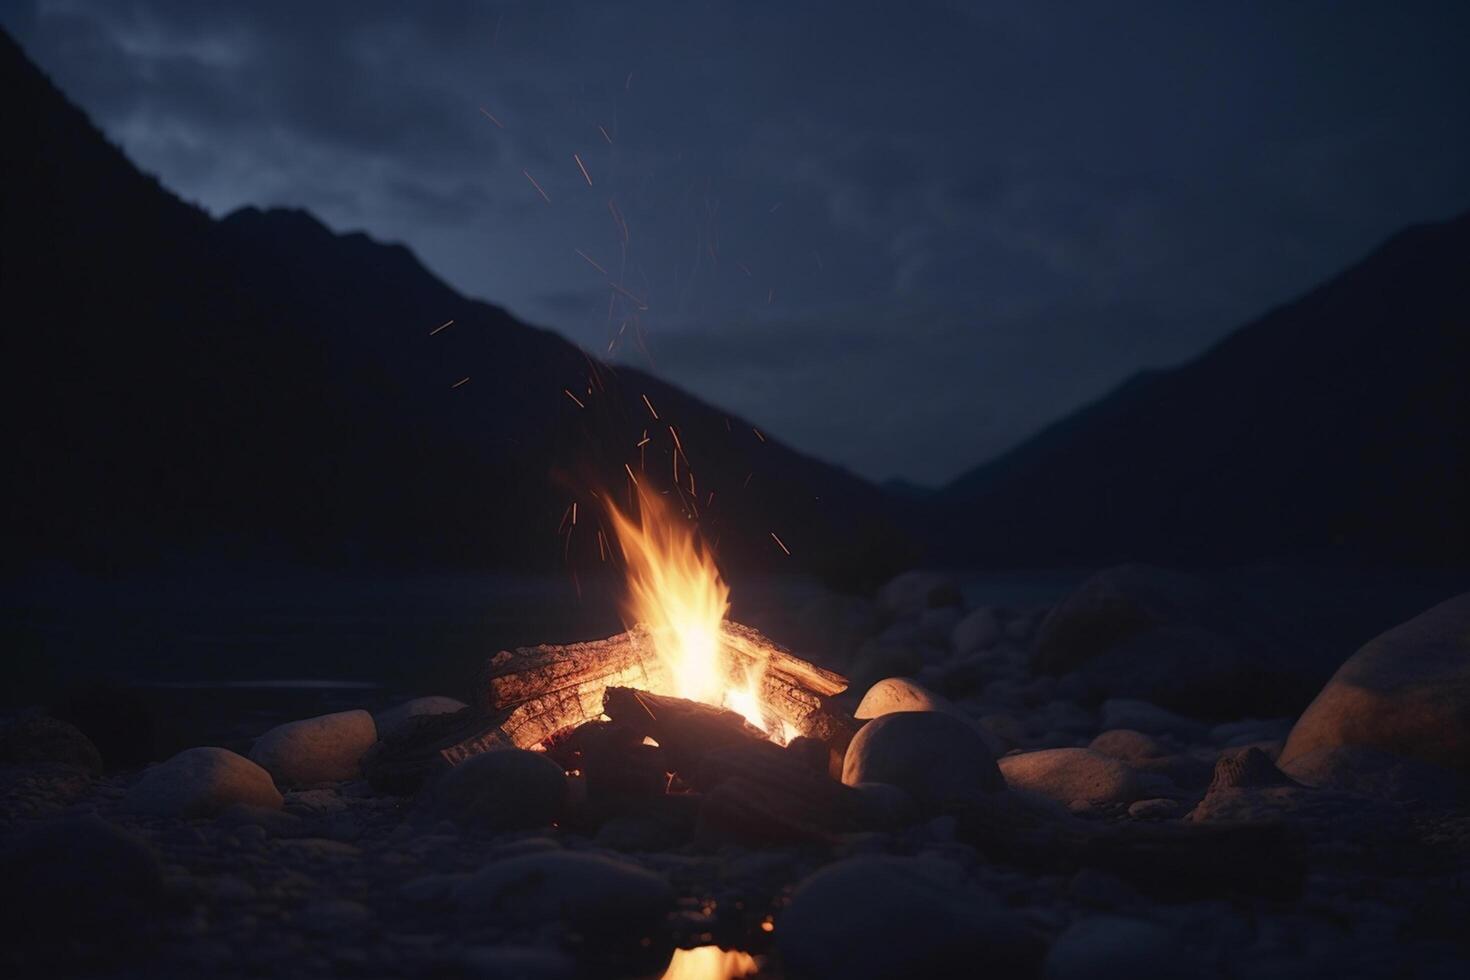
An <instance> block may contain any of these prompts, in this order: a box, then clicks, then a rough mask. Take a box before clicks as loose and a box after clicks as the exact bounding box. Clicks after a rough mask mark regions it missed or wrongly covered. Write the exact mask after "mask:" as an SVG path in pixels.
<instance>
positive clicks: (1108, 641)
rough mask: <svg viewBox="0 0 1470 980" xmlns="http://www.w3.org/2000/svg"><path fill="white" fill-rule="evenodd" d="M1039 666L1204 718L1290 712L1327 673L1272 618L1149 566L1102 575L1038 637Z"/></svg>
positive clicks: (1060, 608)
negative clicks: (1284, 635)
mask: <svg viewBox="0 0 1470 980" xmlns="http://www.w3.org/2000/svg"><path fill="white" fill-rule="evenodd" d="M1032 663H1033V666H1034V667H1035V668H1036V669H1037V670H1038V671H1041V672H1044V673H1050V674H1058V675H1060V674H1066V673H1069V672H1074V671H1075V672H1077V673H1078V674H1080V675H1082V677H1083V678H1085V679H1086V681H1087V682H1088V683H1089V684H1090V685H1091V686H1092V687H1093V688H1094V689H1095V690H1096V691H1097V692H1099V693H1100V694H1101V695H1102V696H1104V697H1113V698H1138V699H1142V700H1146V701H1151V702H1153V703H1155V704H1159V705H1163V706H1164V707H1166V708H1169V709H1171V710H1174V711H1179V712H1183V713H1184V714H1187V715H1190V716H1192V717H1200V718H1239V717H1242V716H1244V715H1252V714H1253V715H1271V714H1287V713H1290V712H1293V711H1295V710H1297V709H1298V708H1299V707H1300V706H1301V705H1302V704H1305V703H1306V701H1307V698H1309V697H1310V696H1311V691H1312V690H1313V689H1314V687H1315V685H1316V683H1318V678H1319V677H1320V675H1318V674H1316V673H1315V670H1316V659H1315V657H1313V656H1310V655H1304V654H1303V653H1302V651H1300V650H1297V649H1295V648H1293V647H1292V646H1291V645H1290V644H1288V643H1287V642H1286V641H1285V640H1284V639H1283V638H1282V635H1281V633H1280V631H1279V630H1278V629H1277V628H1276V625H1275V624H1274V623H1272V622H1271V621H1270V620H1268V618H1267V617H1266V616H1265V614H1264V613H1263V612H1261V611H1260V610H1259V609H1257V608H1256V607H1254V606H1251V605H1249V604H1247V603H1246V602H1244V601H1243V600H1241V599H1239V598H1238V597H1236V596H1235V595H1233V594H1231V593H1228V592H1226V591H1224V590H1223V589H1220V588H1217V587H1216V586H1214V585H1212V584H1211V583H1209V582H1206V581H1205V580H1203V579H1200V578H1196V577H1195V576H1192V575H1188V574H1185V573H1183V572H1176V571H1170V570H1167V569H1162V568H1154V567H1151V566H1147V565H1121V566H1118V567H1115V568H1109V569H1106V570H1104V571H1102V572H1099V573H1097V574H1096V575H1094V576H1093V577H1092V578H1090V579H1088V580H1087V581H1086V582H1084V583H1083V584H1082V586H1081V587H1080V588H1078V590H1077V591H1076V592H1074V593H1073V594H1072V595H1071V596H1069V597H1068V598H1067V599H1066V600H1065V601H1063V602H1062V603H1060V604H1059V605H1057V606H1056V607H1055V608H1053V609H1052V611H1051V612H1050V613H1049V614H1048V615H1047V617H1046V619H1045V620H1044V621H1043V622H1042V624H1041V628H1040V630H1039V631H1038V633H1037V637H1036V645H1035V653H1034V656H1033V661H1032Z"/></svg>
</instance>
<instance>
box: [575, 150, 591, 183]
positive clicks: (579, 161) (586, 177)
mask: <svg viewBox="0 0 1470 980" xmlns="http://www.w3.org/2000/svg"><path fill="white" fill-rule="evenodd" d="M572 159H573V160H575V161H577V169H578V170H580V171H582V179H583V180H585V181H587V186H588V187H591V186H592V175H591V174H589V173H588V172H587V164H585V163H583V162H582V158H581V157H580V156H578V155H577V154H575V153H573V154H572Z"/></svg>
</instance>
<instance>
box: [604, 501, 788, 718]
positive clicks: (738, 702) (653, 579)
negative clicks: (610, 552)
mask: <svg viewBox="0 0 1470 980" xmlns="http://www.w3.org/2000/svg"><path fill="white" fill-rule="evenodd" d="M635 487H636V489H637V493H638V515H637V518H636V519H634V518H632V517H629V516H628V515H626V514H624V513H623V512H622V511H620V510H618V508H617V505H616V504H614V503H613V502H612V501H611V500H608V501H607V508H608V514H609V517H610V518H611V520H612V525H613V531H614V532H615V533H616V535H617V539H618V544H619V545H620V546H621V547H622V550H623V557H624V558H625V559H626V560H627V566H628V598H627V602H626V605H625V607H624V614H625V616H626V617H627V620H628V624H629V626H632V625H633V624H635V623H642V624H644V625H645V626H647V627H648V630H649V634H650V636H651V638H652V641H653V645H654V650H655V652H656V653H657V654H658V657H659V659H660V660H662V661H663V662H664V663H665V664H667V665H668V667H669V673H670V674H671V675H672V677H673V682H674V690H673V692H672V693H673V694H675V695H677V696H678V697H681V698H688V699H689V700H691V701H701V702H703V703H705V704H712V705H717V706H722V707H726V708H729V709H730V710H731V711H735V712H737V713H738V714H740V715H741V716H742V717H744V718H745V720H746V721H748V722H750V723H751V724H752V725H754V726H755V727H757V728H759V729H760V730H761V731H763V732H766V733H768V734H770V735H772V736H773V737H774V738H776V739H777V740H778V741H781V742H785V741H787V740H788V739H789V737H790V732H789V726H785V725H783V726H782V728H781V730H779V731H773V730H772V728H771V726H770V724H769V723H768V722H767V721H766V718H765V713H764V712H763V711H762V710H761V700H760V684H761V676H760V673H759V672H752V673H749V674H747V675H745V676H743V677H736V676H735V675H734V672H733V671H732V669H731V666H732V665H731V663H730V658H729V655H728V654H727V653H726V652H725V651H724V650H723V649H722V646H721V642H720V623H721V622H722V621H723V620H724V618H725V614H726V613H727V612H728V611H729V609H730V588H729V586H727V585H726V584H725V582H724V580H723V579H722V578H720V570H719V568H717V567H716V566H715V562H714V558H713V557H711V556H710V554H709V552H708V551H707V550H705V548H704V546H703V544H702V542H701V541H700V540H699V537H698V534H697V533H696V531H695V529H694V527H693V526H692V525H690V524H689V523H687V522H686V521H684V520H683V519H682V518H680V517H679V516H678V515H677V514H675V513H674V512H673V511H672V509H671V508H670V507H669V506H668V504H666V503H665V502H664V500H663V498H661V497H659V496H657V495H656V494H654V493H653V492H651V491H650V490H648V489H647V488H646V487H644V486H643V485H642V484H638V483H635Z"/></svg>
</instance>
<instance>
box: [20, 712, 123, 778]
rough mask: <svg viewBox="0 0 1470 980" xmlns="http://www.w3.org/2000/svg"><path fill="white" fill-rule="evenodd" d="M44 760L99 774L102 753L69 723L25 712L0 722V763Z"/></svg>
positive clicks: (39, 761) (36, 713)
mask: <svg viewBox="0 0 1470 980" xmlns="http://www.w3.org/2000/svg"><path fill="white" fill-rule="evenodd" d="M47 763H51V764H57V765H63V766H71V767H72V768H74V769H80V770H81V771H82V772H85V773H89V774H90V775H93V776H98V775H101V773H102V753H100V752H98V751H97V746H95V745H93V744H92V740H91V739H89V738H88V737H87V736H86V735H83V734H82V731H81V729H79V728H77V727H76V726H75V725H73V724H71V723H70V722H66V721H61V720H60V719H58V718H52V717H51V716H49V715H44V714H41V713H40V712H39V711H28V712H26V713H24V714H22V715H20V716H18V717H16V718H12V719H10V720H9V721H7V722H5V723H4V724H3V725H0V765H21V766H25V765H37V764H47Z"/></svg>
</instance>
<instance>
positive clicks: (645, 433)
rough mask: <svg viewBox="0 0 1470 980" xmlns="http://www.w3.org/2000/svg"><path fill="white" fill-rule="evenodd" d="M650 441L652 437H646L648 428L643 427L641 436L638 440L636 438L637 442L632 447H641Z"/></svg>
mask: <svg viewBox="0 0 1470 980" xmlns="http://www.w3.org/2000/svg"><path fill="white" fill-rule="evenodd" d="M652 441H653V440H652V439H650V438H648V430H647V429H644V430H643V438H642V439H640V440H638V442H637V443H636V444H635V445H634V448H635V449H642V448H643V447H644V446H646V445H648V444H649V443H650V442H652Z"/></svg>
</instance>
